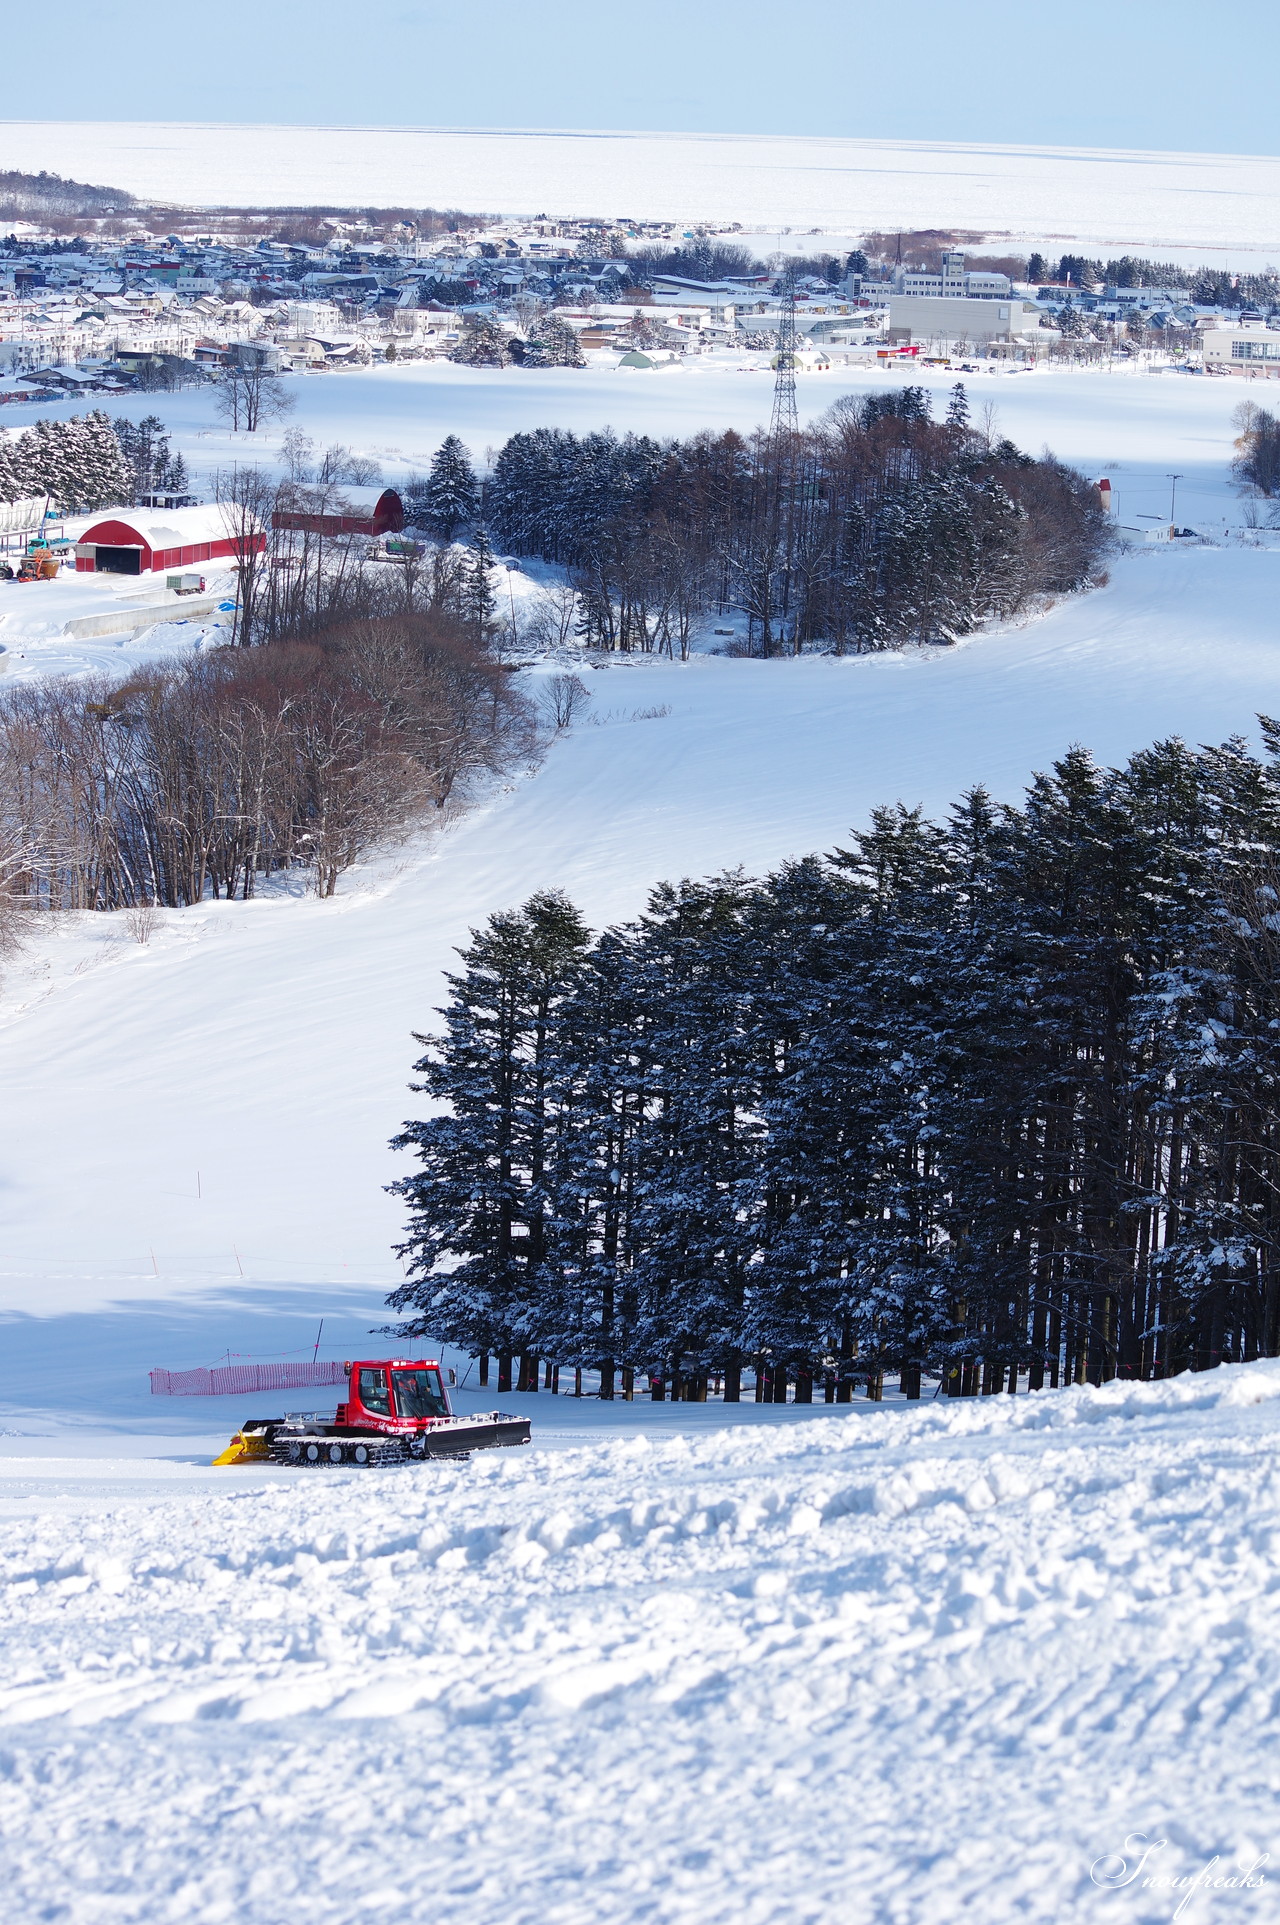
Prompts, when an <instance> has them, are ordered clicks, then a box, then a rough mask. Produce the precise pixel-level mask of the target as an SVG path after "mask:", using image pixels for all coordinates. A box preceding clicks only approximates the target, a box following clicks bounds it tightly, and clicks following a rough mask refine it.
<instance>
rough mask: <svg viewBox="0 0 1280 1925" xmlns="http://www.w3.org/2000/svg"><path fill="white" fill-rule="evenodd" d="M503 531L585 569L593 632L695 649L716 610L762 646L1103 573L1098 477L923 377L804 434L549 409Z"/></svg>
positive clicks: (502, 478) (498, 497) (849, 405)
mask: <svg viewBox="0 0 1280 1925" xmlns="http://www.w3.org/2000/svg"><path fill="white" fill-rule="evenodd" d="M485 506H486V512H487V513H488V514H489V516H490V517H491V519H492V522H493V525H494V527H495V529H496V531H497V533H498V535H499V538H500V539H501V541H502V542H503V543H504V544H505V545H506V546H508V547H510V548H513V549H515V550H516V551H517V552H519V553H520V554H524V555H537V556H540V557H541V558H542V559H544V560H546V561H551V562H559V563H561V564H563V565H565V566H566V567H568V568H569V569H570V570H572V571H573V575H574V579H575V581H576V584H577V586H578V589H579V593H580V598H581V603H582V606H583V609H584V619H583V628H582V632H583V635H584V637H585V639H586V640H587V641H589V642H590V643H591V644H592V645H593V646H596V647H600V648H605V649H617V650H622V651H629V650H640V651H650V650H656V651H660V652H674V651H676V650H679V651H680V652H682V653H683V652H686V651H687V649H688V646H689V637H690V633H691V630H692V628H693V625H694V623H695V622H696V620H697V619H698V618H699V617H700V616H701V615H703V614H704V613H706V612H707V611H709V610H712V609H714V610H716V611H718V612H726V611H728V610H730V609H738V610H740V611H742V612H743V613H744V614H745V615H746V616H747V617H748V623H749V632H750V638H751V644H752V646H753V648H754V649H755V650H756V651H757V652H759V653H760V654H762V655H771V654H776V653H780V652H785V651H792V652H796V653H798V652H799V651H801V650H802V649H804V648H808V647H814V646H818V647H825V648H831V649H835V650H837V651H846V650H848V651H855V652H857V651H864V650H870V649H880V648H889V647H894V646H896V645H898V644H900V643H902V642H905V641H925V642H928V641H950V640H953V639H954V638H955V637H957V636H960V635H965V634H968V633H970V632H971V631H972V630H973V629H974V628H975V627H977V626H978V624H979V623H981V622H983V621H985V620H987V619H989V618H992V617H1008V616H1011V615H1013V614H1015V613H1016V612H1017V611H1018V610H1019V609H1021V608H1023V607H1025V606H1026V605H1027V604H1028V602H1030V601H1032V600H1033V599H1034V598H1035V597H1037V596H1043V595H1061V594H1069V593H1072V592H1073V591H1075V590H1077V589H1080V588H1083V587H1085V586H1086V585H1087V584H1088V583H1089V582H1090V581H1091V580H1092V579H1093V578H1094V577H1095V575H1096V573H1097V570H1098V568H1099V566H1100V564H1101V561H1102V559H1103V557H1104V555H1105V554H1106V552H1107V549H1108V545H1109V542H1110V539H1111V536H1110V532H1109V529H1108V526H1107V521H1106V517H1105V516H1104V514H1103V513H1102V510H1101V507H1100V505H1099V501H1098V496H1097V493H1096V490H1095V489H1094V488H1093V487H1092V486H1091V485H1090V484H1089V483H1088V482H1087V481H1086V479H1085V478H1084V476H1082V475H1080V474H1078V473H1077V472H1076V471H1075V470H1074V469H1071V468H1068V467H1065V466H1064V465H1063V464H1062V463H1061V462H1059V461H1056V460H1055V459H1054V458H1053V457H1052V456H1048V455H1046V456H1045V457H1043V458H1042V459H1039V460H1035V459H1032V457H1030V456H1029V455H1026V454H1023V453H1021V452H1020V451H1019V450H1018V449H1017V448H1015V447H1014V446H1013V444H1012V443H1011V442H1009V441H1006V440H996V441H992V440H991V439H990V438H989V437H988V436H985V435H983V434H980V433H977V432H975V430H974V428H973V427H972V425H971V423H970V421H969V414H968V406H967V402H966V399H965V394H964V390H963V387H961V386H959V385H958V386H957V388H956V389H955V391H954V392H953V395H952V399H951V406H950V409H949V412H948V416H947V419H946V420H945V421H944V422H935V421H934V420H932V419H931V416H930V403H929V397H928V394H927V393H926V391H925V390H924V389H923V388H917V387H908V388H903V389H900V390H898V391H896V392H894V393H890V394H878V395H870V396H866V397H863V398H859V397H856V396H852V395H849V396H846V397H844V398H843V399H842V400H840V401H838V402H837V403H836V405H835V406H834V407H833V408H832V409H831V410H830V411H829V412H828V414H827V415H826V416H825V417H824V419H823V420H822V421H820V422H819V423H818V424H817V425H816V426H815V427H813V428H810V429H807V430H805V431H804V432H802V433H800V434H798V435H794V436H791V435H787V436H782V437H778V436H767V435H764V434H756V435H754V436H752V437H750V438H744V437H743V436H741V435H739V434H736V433H733V432H730V433H727V434H723V435H713V434H709V433H704V434H700V435H697V436H694V437H693V438H692V439H690V440H688V441H676V440H672V441H665V442H664V441H657V440H654V439H652V438H651V437H649V436H647V435H633V434H628V435H625V436H618V435H615V434H614V433H612V432H611V431H610V430H604V431H603V432H600V433H596V434H589V435H584V436H582V437H579V436H577V435H574V434H571V433H568V432H567V431H565V430H562V429H551V428H542V429H537V430H535V431H534V432H532V433H528V434H517V435H513V436H512V437H511V439H510V440H509V441H508V442H507V443H506V444H505V446H504V447H503V449H502V451H501V453H500V454H499V456H498V459H497V462H496V464H495V467H494V472H493V478H492V481H491V483H490V485H489V487H488V489H487V491H486V503H485Z"/></svg>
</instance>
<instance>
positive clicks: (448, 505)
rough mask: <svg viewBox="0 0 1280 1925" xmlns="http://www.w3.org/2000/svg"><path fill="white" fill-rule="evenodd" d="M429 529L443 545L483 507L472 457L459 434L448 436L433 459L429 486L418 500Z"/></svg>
mask: <svg viewBox="0 0 1280 1925" xmlns="http://www.w3.org/2000/svg"><path fill="white" fill-rule="evenodd" d="M416 504H417V512H419V513H420V514H421V515H422V517H423V520H424V523H425V526H426V527H427V528H429V529H430V531H431V533H432V534H433V535H438V536H439V537H440V539H441V540H442V541H452V540H453V537H454V535H455V534H456V533H457V531H458V529H459V528H461V527H464V526H465V525H466V524H467V523H468V522H471V521H473V520H474V519H475V516H476V511H477V509H478V508H479V505H480V491H479V488H478V487H477V485H476V477H475V470H474V469H473V467H472V465H471V456H470V455H469V454H468V452H467V450H466V447H465V446H464V445H463V443H462V442H461V441H460V440H459V438H458V436H457V435H456V434H451V435H446V436H445V439H444V440H443V441H442V442H441V444H440V446H439V447H438V448H437V449H436V452H435V454H434V455H433V456H432V459H431V472H430V474H429V475H428V477H427V482H426V486H425V487H424V488H423V489H422V490H421V491H420V493H419V494H418V496H417V498H416Z"/></svg>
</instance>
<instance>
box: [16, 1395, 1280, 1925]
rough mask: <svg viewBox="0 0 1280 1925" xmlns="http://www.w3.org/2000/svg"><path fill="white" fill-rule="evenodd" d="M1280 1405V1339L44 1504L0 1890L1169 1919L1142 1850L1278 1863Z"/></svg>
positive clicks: (703, 1919)
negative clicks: (556, 1447) (644, 1427)
mask: <svg viewBox="0 0 1280 1925" xmlns="http://www.w3.org/2000/svg"><path fill="white" fill-rule="evenodd" d="M1278 1399H1280V1364H1276V1363H1270V1362H1269V1363H1264V1364H1259V1365H1254V1366H1237V1367H1234V1368H1224V1369H1221V1370H1219V1371H1216V1372H1214V1373H1212V1375H1208V1376H1202V1377H1197V1378H1182V1379H1178V1380H1176V1381H1174V1382H1172V1383H1168V1384H1159V1385H1143V1386H1122V1385H1110V1386H1108V1387H1106V1388H1104V1389H1102V1390H1093V1389H1073V1390H1069V1391H1066V1392H1059V1393H1041V1394H1040V1395H1038V1396H1034V1397H1025V1398H1023V1397H1020V1398H1017V1399H1013V1398H1008V1397H1004V1398H992V1399H984V1400H981V1401H978V1402H973V1403H969V1402H966V1403H965V1404H963V1405H959V1406H957V1405H953V1404H945V1405H944V1404H940V1403H935V1404H933V1405H930V1406H927V1407H921V1408H920V1409H918V1410H914V1411H911V1412H910V1413H906V1412H898V1413H890V1412H886V1411H876V1412H859V1413H856V1414H850V1415H845V1414H834V1413H832V1414H828V1415H826V1416H824V1417H822V1418H818V1419H816V1420H814V1421H810V1422H806V1423H803V1424H795V1425H787V1426H783V1427H771V1428H769V1429H759V1428H742V1429H730V1430H721V1431H718V1432H716V1433H714V1434H712V1435H708V1436H701V1437H691V1436H687V1435H674V1436H667V1437H665V1438H660V1439H658V1440H656V1441H652V1442H651V1441H650V1440H649V1439H647V1438H646V1437H644V1436H632V1437H628V1438H619V1439H615V1440H613V1441H610V1442H607V1443H600V1444H595V1445H589V1446H586V1447H582V1448H578V1449H574V1450H568V1451H563V1452H560V1453H558V1454H551V1455H548V1454H546V1453H543V1452H540V1451H538V1450H537V1449H535V1450H533V1451H531V1452H519V1453H515V1452H513V1453H502V1454H495V1455H493V1456H491V1457H490V1456H485V1457H479V1458H477V1459H475V1460H474V1461H473V1462H472V1463H470V1464H469V1465H466V1466H461V1467H454V1466H448V1465H436V1466H432V1467H431V1468H430V1470H428V1471H419V1470H406V1471H394V1472H388V1473H383V1474H375V1475H366V1476H363V1477H362V1476H360V1475H359V1474H353V1473H333V1474H329V1473H321V1474H315V1476H314V1481H307V1478H306V1477H305V1476H302V1477H293V1476H291V1475H290V1474H288V1473H271V1474H264V1473H261V1472H259V1473H256V1474H255V1473H251V1472H246V1473H236V1472H232V1471H228V1472H226V1473H223V1475H224V1476H225V1478H226V1484H225V1494H209V1493H208V1492H205V1491H202V1492H198V1493H191V1492H183V1493H174V1494H173V1495H170V1496H160V1497H156V1496H155V1495H154V1494H153V1495H152V1496H151V1497H150V1498H149V1499H148V1501H147V1502H145V1503H133V1504H124V1503H117V1505H116V1506H115V1507H114V1508H111V1509H107V1510H105V1511H104V1510H103V1509H102V1508H101V1506H100V1505H98V1506H95V1505H93V1504H91V1503H90V1501H89V1499H88V1497H86V1499H85V1500H84V1503H83V1505H82V1508H81V1511H80V1514H78V1515H77V1514H75V1513H74V1512H71V1513H68V1511H66V1510H65V1509H64V1510H62V1511H58V1510H54V1509H50V1510H47V1511H44V1510H42V1509H41V1508H40V1506H39V1501H38V1498H37V1499H36V1500H35V1502H34V1505H33V1504H32V1503H29V1502H28V1503H24V1507H23V1508H24V1514H23V1516H22V1517H21V1519H20V1521H13V1522H9V1523H7V1524H5V1525H3V1526H0V1567H2V1568H3V1571H4V1585H3V1604H2V1607H0V1608H3V1611H4V1618H5V1623H6V1626H7V1632H8V1635H7V1638H6V1644H5V1650H4V1655H3V1660H2V1667H0V1777H2V1778H3V1781H4V1796H3V1798H2V1799H0V1827H2V1828H3V1832H4V1835H5V1836H6V1839H7V1848H8V1853H9V1865H10V1874H9V1885H8V1891H7V1897H8V1901H9V1907H10V1914H11V1915H12V1916H14V1917H15V1918H19V1919H28V1918H30V1919H35V1918H49V1917H58V1918H65V1919H68V1920H71V1921H74V1925H80V1922H81V1921H85V1922H86V1925H87V1921H91V1920H92V1921H97V1920H99V1919H110V1920H112V1921H113V1922H117V1921H118V1922H119V1925H128V1922H130V1921H134V1920H138V1921H142V1920H146V1921H147V1925H153V1922H154V1921H168V1920H175V1921H177V1920H180V1919H181V1920H184V1921H185V1920H191V1919H198V1920H221V1919H231V1918H250V1919H253V1920H254V1921H255V1922H256V1925H275V1922H276V1921H277V1920H279V1921H284V1920H286V1919H289V1920H294V1919H296V1918H298V1917H299V1916H302V1915H305V1916H307V1917H308V1918H310V1919H314V1920H315V1921H316V1922H317V1925H330V1922H331V1921H332V1922H333V1925H338V1922H339V1921H340V1922H341V1925H347V1921H350V1920H353V1919H355V1918H357V1917H360V1918H363V1917H366V1916H368V1915H369V1910H370V1907H371V1906H372V1907H374V1909H375V1910H376V1913H377V1915H378V1916H379V1917H380V1918H383V1919H385V1920H387V1921H389V1925H394V1922H395V1921H400V1920H404V1921H406V1925H407V1921H410V1920H413V1921H415V1925H416V1921H417V1920H419V1919H420V1918H421V1916H422V1911H423V1894H424V1892H428V1893H429V1895H430V1901H431V1909H432V1911H433V1912H434V1911H437V1910H438V1911H439V1912H440V1914H441V1915H442V1916H447V1917H449V1918H451V1919H453V1920H455V1921H457V1925H482V1922H483V1925H488V1921H491V1920H492V1921H495V1925H496V1921H498V1920H502V1921H504V1925H506V1922H515V1925H523V1922H524V1921H528V1922H529V1925H534V1921H545V1920H554V1921H556V1922H557V1925H578V1922H579V1921H582V1925H586V1922H587V1921H589V1920H590V1921H592V1922H593V1925H594V1921H598V1920H599V1919H602V1918H607V1919H609V1920H611V1921H631V1920H636V1921H639V1920H646V1921H648V1920H673V1921H675V1920H679V1921H685V1920H688V1921H690V1925H711V1921H719V1920H725V1921H728V1920H733V1921H735V1925H737V1922H738V1921H741V1920H744V1919H746V1920H752V1921H764V1920H777V1919H786V1920H788V1921H791V1920H806V1921H807V1920H814V1921H817V1920H823V1921H825V1920H829V1919H833V1918H846V1917H847V1918H851V1919H864V1918H865V1919H875V1920H885V1921H889V1920H892V1921H915V1920H919V1921H926V1920H927V1921H930V1925H939V1922H940V1921H950V1920H957V1921H958V1920H960V1919H962V1918H973V1917H979V1918H981V1919H982V1920H983V1921H984V1925H1002V1922H1003V1921H1005V1920H1010V1921H1012V1920H1015V1919H1016V1920H1019V1921H1026V1920H1046V1921H1050V1920H1052V1921H1054V1925H1074V1921H1078V1920H1079V1921H1083V1920H1086V1919H1087V1920H1093V1919H1096V1918H1099V1917H1104V1916H1105V1917H1108V1918H1116V1919H1125V1920H1133V1921H1147V1920H1154V1919H1157V1918H1167V1917H1170V1916H1171V1915H1172V1914H1173V1910H1174V1905H1175V1904H1176V1903H1177V1895H1174V1896H1173V1897H1170V1895H1169V1892H1168V1891H1167V1890H1164V1891H1161V1890H1159V1889H1156V1890H1154V1891H1153V1890H1152V1889H1151V1888H1149V1887H1146V1888H1144V1887H1143V1886H1142V1885H1141V1882H1140V1880H1139V1881H1135V1882H1134V1883H1133V1884H1132V1885H1130V1886H1126V1887H1124V1889H1123V1890H1122V1891H1113V1892H1110V1893H1109V1894H1104V1892H1103V1891H1102V1890H1100V1885H1099V1881H1103V1882H1105V1881H1106V1880H1107V1879H1108V1878H1109V1879H1111V1881H1112V1882H1113V1883H1115V1882H1117V1881H1118V1876H1119V1875H1118V1873H1117V1871H1116V1866H1115V1863H1114V1861H1112V1860H1111V1859H1110V1858H1109V1857H1108V1855H1109V1854H1114V1853H1122V1854H1123V1853H1124V1851H1125V1842H1124V1841H1125V1840H1126V1838H1129V1837H1130V1836H1132V1835H1133V1834H1137V1833H1140V1834H1143V1835H1145V1837H1147V1838H1148V1839H1150V1840H1153V1841H1154V1840H1165V1841H1167V1842H1166V1843H1165V1844H1164V1845H1162V1846H1161V1847H1160V1848H1159V1850H1157V1851H1156V1852H1155V1853H1154V1854H1153V1857H1152V1859H1151V1860H1150V1861H1149V1862H1148V1865H1147V1867H1146V1872H1145V1873H1144V1874H1143V1875H1144V1876H1152V1875H1156V1874H1157V1873H1158V1874H1159V1875H1161V1876H1170V1877H1171V1876H1187V1875H1189V1874H1190V1873H1192V1872H1196V1871H1198V1870H1199V1869H1200V1868H1201V1867H1202V1866H1203V1865H1204V1863H1205V1861H1206V1860H1208V1859H1209V1858H1211V1857H1212V1856H1213V1855H1214V1854H1219V1855H1220V1856H1221V1858H1222V1860H1223V1864H1224V1865H1225V1864H1226V1863H1227V1861H1229V1860H1234V1859H1235V1858H1236V1857H1237V1855H1240V1856H1242V1857H1243V1859H1244V1861H1245V1863H1246V1864H1247V1863H1250V1862H1252V1860H1254V1859H1256V1857H1257V1856H1258V1854H1259V1853H1261V1852H1265V1851H1266V1850H1267V1849H1268V1848H1269V1845H1270V1843H1271V1831H1272V1825H1273V1820H1274V1810H1275V1792H1276V1788H1277V1785H1278V1784H1280V1746H1278V1743H1277V1739H1278V1735H1280V1734H1278V1731H1277V1718H1276V1710H1275V1705H1276V1691H1277V1686H1278V1685H1280V1626H1278V1620H1277V1617H1276V1612H1275V1608H1274V1599H1275V1594H1276V1590H1277V1588H1280V1474H1277V1471H1276V1469H1275V1463H1274V1459H1275V1446H1276V1440H1277V1431H1278V1430H1280V1405H1278V1403H1277V1400H1278ZM23 1469H24V1467H23V1464H22V1462H21V1460H14V1459H10V1460H9V1462H8V1470H9V1473H10V1477H11V1478H12V1479H14V1480H15V1481H16V1483H17V1484H21V1479H22V1474H23ZM11 1487H12V1486H11ZM222 1488H223V1487H221V1486H219V1487H218V1490H219V1492H221V1490H222ZM69 1838H74V1839H75V1841H76V1843H75V1850H74V1851H73V1852H71V1851H66V1850H64V1849H62V1848H61V1847H60V1845H59V1841H60V1840H63V1839H69ZM1129 1856H1130V1860H1131V1861H1132V1860H1133V1859H1134V1858H1135V1857H1136V1856H1137V1853H1136V1852H1135V1851H1133V1850H1132V1849H1130V1853H1129ZM1091 1867H1093V1868H1094V1873H1093V1876H1091ZM1220 1869H1221V1868H1220ZM1255 1876H1257V1875H1256V1874H1255ZM1261 1876H1262V1877H1263V1878H1264V1879H1265V1877H1266V1872H1265V1868H1264V1869H1263V1871H1262V1873H1261ZM1201 1902H1202V1901H1200V1900H1196V1901H1194V1903H1193V1906H1192V1907H1191V1908H1189V1909H1188V1910H1187V1911H1185V1912H1184V1913H1183V1914H1182V1916H1184V1917H1192V1918H1204V1917H1207V1916H1208V1911H1207V1910H1196V1909H1195V1908H1194V1907H1195V1905H1199V1904H1201ZM1224 1903H1225V1901H1224ZM1274 1905H1275V1900H1274V1895H1273V1885H1271V1884H1258V1883H1255V1884H1254V1886H1253V1887H1251V1888H1249V1889H1236V1890H1234V1891H1233V1893H1232V1903H1231V1907H1230V1911H1229V1913H1228V1912H1227V1911H1226V1910H1225V1909H1224V1911H1223V1912H1222V1913H1219V1912H1218V1911H1216V1910H1215V1911H1214V1913H1213V1915H1214V1916H1215V1917H1218V1916H1224V1917H1225V1916H1228V1915H1229V1916H1230V1917H1232V1918H1241V1919H1262V1918H1267V1917H1272V1916H1274Z"/></svg>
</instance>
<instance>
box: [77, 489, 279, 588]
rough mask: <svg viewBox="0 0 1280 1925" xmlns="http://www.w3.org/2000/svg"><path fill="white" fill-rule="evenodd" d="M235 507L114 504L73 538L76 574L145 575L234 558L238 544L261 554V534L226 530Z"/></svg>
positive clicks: (262, 547) (262, 544) (238, 550)
mask: <svg viewBox="0 0 1280 1925" xmlns="http://www.w3.org/2000/svg"><path fill="white" fill-rule="evenodd" d="M235 512H236V511H235V510H229V511H228V512H227V513H225V514H224V512H223V510H222V509H221V508H219V507H216V506H210V507H204V508H115V509H112V510H110V511H109V512H108V513H107V514H106V515H103V516H101V517H100V518H99V519H98V520H96V521H92V522H90V523H89V526H88V527H87V528H86V529H85V530H84V532H83V533H82V534H80V535H79V536H78V537H77V538H76V572H77V573H78V574H82V575H84V574H89V575H91V574H94V573H95V572H96V573H98V574H107V575H151V574H156V573H158V572H160V571H161V570H162V569H166V568H188V567H190V566H191V565H192V564H193V563H195V562H202V561H223V560H227V561H234V560H236V559H238V558H239V556H240V554H241V552H242V547H243V546H248V545H251V546H252V548H253V550H254V551H255V552H256V553H258V554H261V553H262V551H263V549H264V548H265V547H266V545H267V538H266V535H265V534H263V533H261V532H259V533H257V534H254V535H250V536H242V535H233V534H230V533H229V532H228V522H229V518H230V516H231V515H233V514H234V513H235Z"/></svg>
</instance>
